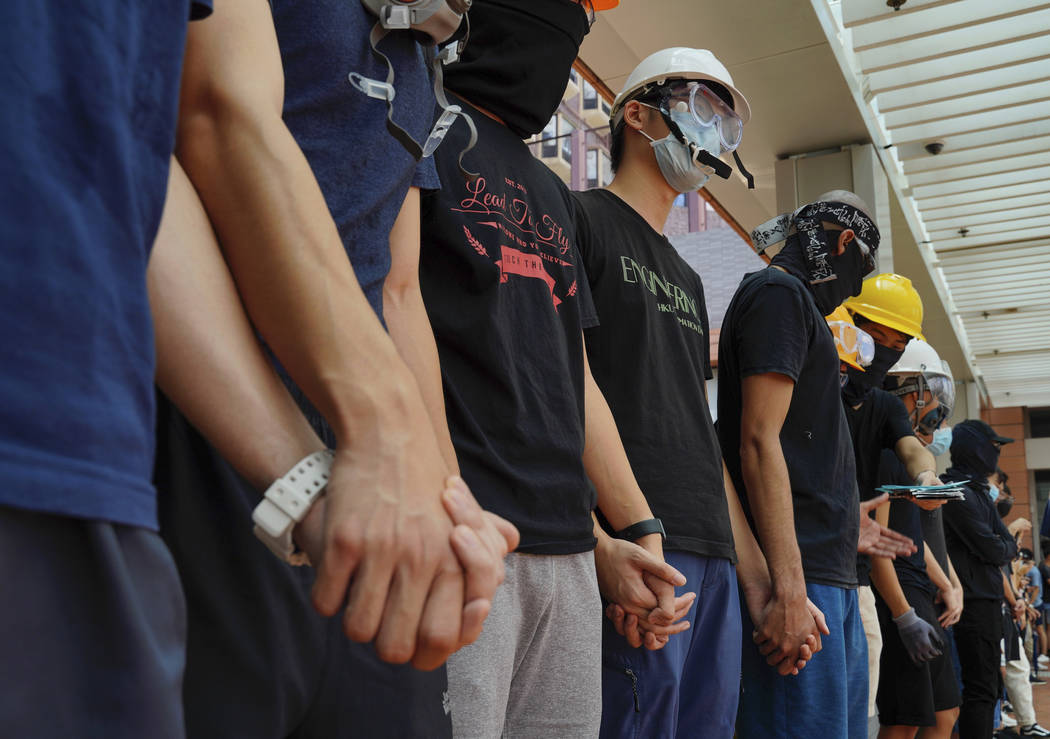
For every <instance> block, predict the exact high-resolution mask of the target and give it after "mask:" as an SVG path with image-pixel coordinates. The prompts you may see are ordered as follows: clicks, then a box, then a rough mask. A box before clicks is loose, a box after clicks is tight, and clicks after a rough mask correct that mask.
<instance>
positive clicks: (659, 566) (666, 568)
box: [633, 547, 685, 613]
mask: <svg viewBox="0 0 1050 739" xmlns="http://www.w3.org/2000/svg"><path fill="white" fill-rule="evenodd" d="M633 554H634V562H635V564H636V566H637V567H638V568H639V569H641V570H644V571H645V572H648V573H650V574H652V575H656V576H657V577H658V578H660V579H661V580H663V581H664V582H668V583H670V584H671V585H675V586H677V587H681V586H682V585H685V575H683V574H682V573H681V572H679V571H678V570H676V569H675V568H674V567H672V566H671V565H669V564H667V563H666V562H664V561H663V560H662V559H660V558H658V557H656V556H655V555H653V554H650V553H649V552H647V551H646V550H645V549H643V548H642V547H638V550H637V551H636V552H634V553H633ZM668 613H674V610H673V609H672V610H671V611H668Z"/></svg>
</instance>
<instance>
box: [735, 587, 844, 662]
mask: <svg viewBox="0 0 1050 739" xmlns="http://www.w3.org/2000/svg"><path fill="white" fill-rule="evenodd" d="M809 605H810V603H809V599H808V598H807V597H806V591H805V589H804V587H803V588H802V589H801V592H800V593H797V594H795V595H794V596H793V597H792V596H789V597H780V598H778V597H776V596H774V597H772V598H770V600H769V602H768V603H766V605H765V607H764V608H763V609H762V611H761V612H760V613H759V614H758V616H757V618H756V617H754V616H752V621H753V623H754V624H755V631H754V632H753V633H752V634H751V638H752V640H753V641H754V642H755V644H757V645H758V651H759V652H760V653H761V654H762V655H763V656H764V657H765V658H766V663H767V664H769V665H770V666H771V667H776V668H777V671H778V672H779V673H780V674H781V675H787V674H789V673H791V672H792V671H793V670H794V669H796V666H797V665H796V663H797V662H799V661H800V660H802V661H805V659H808V657H806V656H805V654H804V653H803V647H808V653H809V656H812V654H813V653H816V652H819V651H820V649H821V647H822V645H821V642H820V633H821V629H820V626H819V625H818V623H817V620H816V617H815V614H814V612H813V611H812V610H811V609H810V607H809ZM817 613H819V611H817ZM821 616H823V614H821ZM826 628H827V627H826V626H825V633H826Z"/></svg>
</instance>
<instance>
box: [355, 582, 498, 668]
mask: <svg viewBox="0 0 1050 739" xmlns="http://www.w3.org/2000/svg"><path fill="white" fill-rule="evenodd" d="M413 579H414V580H416V581H421V580H430V587H429V589H427V590H423V588H415V589H411V588H408V587H406V597H405V604H406V606H407V608H406V610H405V613H404V615H402V619H403V625H402V626H401V628H402V629H405V630H407V629H408V628H409V627H410V625H411V624H412V623H413V621H412V620H411V613H412V611H411V610H409V609H412V608H418V609H419V617H418V620H417V621H416V622H415V625H416V628H417V631H418V634H417V639H416V642H415V644H414V646H415V655H414V656H413V658H412V666H413V667H415V668H416V669H417V670H433V669H434V668H436V667H439V666H440V665H441V663H443V662H444V661H445V660H446V659H448V656H449V655H450V654H452V652H454V651H456V649H458V648H459V646H460V634H461V631H462V628H461V626H462V618H463V594H464V588H465V584H464V578H463V574H462V573H461V572H458V571H456V569H454V568H451V567H449V568H444V569H439V570H438V571H437V573H435V574H434V576H433V578H430V577H427V573H415V575H414V577H413ZM395 582H397V583H400V578H398V580H397V581H395ZM420 594H421V595H422V596H423V597H422V598H420V600H419V601H418V603H417V601H416V600H415V598H416V597H418V596H419V595H420ZM397 613H398V612H397V611H396V610H395V611H393V613H392V614H391V615H392V616H394V615H396V614H397ZM395 625H397V622H396V621H395ZM385 631H386V623H384V624H383V627H382V629H381V630H380V633H379V637H377V638H376V652H377V653H379V654H380V657H382V653H381V652H380V651H379V650H380V647H381V646H385V642H383V641H382V638H383V636H384V632H385ZM480 631H481V629H480V627H479V628H478V629H477V633H480ZM473 638H477V634H474V637H473Z"/></svg>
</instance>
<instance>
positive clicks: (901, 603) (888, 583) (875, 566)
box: [871, 506, 911, 618]
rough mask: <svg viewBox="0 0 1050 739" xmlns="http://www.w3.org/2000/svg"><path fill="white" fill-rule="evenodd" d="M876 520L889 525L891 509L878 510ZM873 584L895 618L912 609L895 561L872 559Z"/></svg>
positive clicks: (882, 508)
mask: <svg viewBox="0 0 1050 739" xmlns="http://www.w3.org/2000/svg"><path fill="white" fill-rule="evenodd" d="M875 520H876V521H878V522H879V524H880V525H881V526H887V525H889V520H890V507H889V506H882V507H881V508H876V509H875ZM871 584H872V585H873V586H874V587H875V589H876V590H878V591H879V595H880V596H882V599H883V600H884V601H885V602H886V605H887V606H888V607H889V609H890V614H891V615H892V616H893V617H894V618H897V617H898V616H900V615H901V614H902V613H904V612H905V611H907V610H908V609H909V608H911V605H910V604H909V603H908V599H907V598H906V597H905V595H904V591H903V590H902V589H901V584H900V581H899V580H898V579H897V571H896V570H895V569H893V560H891V559H888V558H886V557H872V558H871Z"/></svg>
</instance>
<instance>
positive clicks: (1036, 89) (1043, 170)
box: [812, 0, 1050, 406]
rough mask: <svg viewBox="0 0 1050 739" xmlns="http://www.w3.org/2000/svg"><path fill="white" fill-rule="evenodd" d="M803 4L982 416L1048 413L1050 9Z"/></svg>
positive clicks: (1021, 2) (974, 1)
mask: <svg viewBox="0 0 1050 739" xmlns="http://www.w3.org/2000/svg"><path fill="white" fill-rule="evenodd" d="M812 3H813V7H814V9H815V10H816V12H817V16H818V18H820V20H821V24H822V26H823V28H824V31H825V34H826V35H827V37H828V41H829V42H830V44H831V46H832V49H833V51H835V55H836V58H837V59H838V61H839V64H840V66H841V67H842V71H843V73H844V74H845V75H846V77H847V84H849V85H850V87H851V89H852V91H853V93H854V99H855V101H856V102H857V105H858V107H859V108H860V109H861V114H862V116H863V117H864V118H865V122H866V124H867V125H868V129H869V133H870V134H871V136H872V140H873V142H874V143H875V144H876V145H878V146H881V147H887V148H884V149H883V154H882V157H883V163H884V165H886V168H887V171H888V174H889V175H890V179H891V182H892V183H893V185H894V188H895V189H896V190H897V194H898V196H899V197H900V199H901V203H902V206H903V208H904V210H905V215H906V217H907V219H908V222H909V226H910V227H911V230H912V233H913V235H914V236H915V239H916V241H918V242H919V243H920V249H922V250H923V256H924V260H925V262H926V264H927V266H928V267H929V268H930V269H931V272H933V273H935V275H936V277H937V278H939V279H936V280H935V282H936V283H939V286H940V288H941V290H942V296H941V297H942V300H943V301H944V303H945V306H946V308H947V309H948V311H949V313H950V314H951V315H952V316H953V321H954V323H955V329H956V332H957V334H958V335H959V337H960V339H961V343H962V344H963V348H964V351H966V352H967V353H968V359H969V361H970V364H971V367H973V368H974V370H975V372H976V373H977V375H978V376H979V377H980V378H981V379H982V380H983V383H984V387H985V389H986V390H987V392H988V395H989V397H990V399H991V401H992V403H993V405H997V406H1013V405H1050V2H1039V1H1037V0H1000V1H997V2H989V0H906V2H905V3H904V4H903V5H902V6H901V8H900V10H899V11H896V12H895V11H894V10H893V9H892V8H890V7H888V6H887V3H886V0H841V1H840V0H812ZM934 142H942V143H943V149H942V150H941V153H939V154H937V155H932V154H930V153H928V152H927V150H926V148H925V147H926V146H927V145H928V144H931V143H934Z"/></svg>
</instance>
